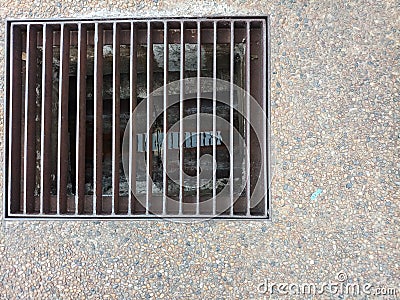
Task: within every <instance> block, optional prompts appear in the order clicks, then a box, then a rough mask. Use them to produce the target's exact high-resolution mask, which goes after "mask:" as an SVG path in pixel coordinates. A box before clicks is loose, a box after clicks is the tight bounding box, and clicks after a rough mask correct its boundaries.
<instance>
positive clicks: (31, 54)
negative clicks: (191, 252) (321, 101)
mask: <svg viewBox="0 0 400 300" xmlns="http://www.w3.org/2000/svg"><path fill="white" fill-rule="evenodd" d="M267 53H268V22H267V18H261V17H255V18H201V19H186V18H185V19H180V18H174V19H129V20H61V21H48V20H43V21H36V20H35V21H19V20H15V21H7V53H6V61H7V74H6V100H5V110H6V112H5V124H6V126H7V128H6V132H7V133H6V135H5V144H6V145H7V147H6V160H5V170H6V176H5V195H6V197H5V209H4V212H5V217H6V218H8V219H12V218H14V219H18V218H38V219H41V218H47V219H48V218H99V219H100V218H157V217H168V218H177V219H179V218H193V219H197V218H209V217H213V218H228V219H229V218H233V219H266V218H267V219H268V218H269V217H270V193H269V189H268V182H269V180H270V174H269V151H268V147H269V145H268V130H269V127H268V123H267V120H266V118H261V119H259V118H255V117H254V116H253V115H254V113H253V112H254V111H256V110H259V111H262V112H264V113H265V115H266V116H268V114H269V104H268V96H269V94H268V74H269V73H268V64H269V61H268V54H267ZM204 78H209V80H207V79H204ZM179 80H180V81H179ZM177 81H178V82H179V84H178V85H176V82H177ZM163 86H164V89H162V87H163ZM165 86H169V87H168V89H167V88H165ZM234 86H235V87H234ZM236 86H237V88H236ZM246 91H247V93H246ZM221 99H227V101H225V102H224V101H223V100H221ZM253 99H254V102H255V103H256V104H252V100H253ZM157 101H158V103H161V108H160V107H159V106H157V104H155V103H156V102H157ZM253 106H254V107H253ZM140 107H143V108H144V110H143V111H144V113H143V111H141V110H140ZM160 109H161V110H162V111H161V113H160ZM157 110H158V111H157ZM157 114H158V115H157ZM203 115H204V116H205V117H204V118H207V116H209V117H210V119H204V118H203ZM185 118H192V119H193V122H192V123H190V122H188V123H185V122H186V121H185V122H183V120H184V119H185ZM224 122H225V123H227V124H229V126H228V127H226V126H225V127H224V125H223V124H222V123H224ZM178 123H179V125H178V126H175V127H174V124H175V125H176V124H178ZM253 123H258V124H256V125H254V124H253ZM193 124H194V125H193ZM260 124H261V127H260V128H261V129H262V134H261V136H260V135H258V134H257V132H256V131H257V130H256V128H255V127H257V126H260ZM254 126H255V127H254ZM143 128H144V129H143ZM236 134H237V137H236ZM126 136H128V140H126ZM148 136H150V137H151V138H148ZM164 137H165V138H164ZM235 139H236V140H235ZM237 139H239V140H241V139H242V140H243V143H240V141H238V140H237ZM126 149H127V150H128V152H124V151H125V150H126ZM203 156H208V157H209V158H210V157H211V160H208V161H206V162H202V160H201V159H202V157H203ZM236 160H239V162H236V163H235V161H236ZM261 162H263V163H261ZM203 172H204V173H208V174H211V175H209V177H208V178H202V175H201V173H203ZM189 181H190V183H188V182H189ZM257 184H261V185H260V186H261V187H257ZM224 191H225V192H224ZM260 191H261V192H262V193H261V196H259V197H258V198H257V201H253V200H252V198H253V196H254V195H255V194H260ZM220 194H223V196H220Z"/></svg>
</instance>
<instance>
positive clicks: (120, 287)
mask: <svg viewBox="0 0 400 300" xmlns="http://www.w3.org/2000/svg"><path fill="white" fill-rule="evenodd" d="M0 4H1V5H0V18H1V19H2V20H3V21H4V20H5V19H6V18H18V19H27V18H32V19H34V18H61V17H71V18H76V17H132V16H188V15H195V16H198V15H241V16H245V15H267V14H268V15H270V17H271V19H270V28H271V32H270V36H271V49H270V51H271V114H272V119H271V123H272V131H273V136H274V143H275V146H276V166H275V175H274V178H273V182H272V195H273V199H272V205H273V216H272V218H273V221H272V222H248V221H209V222H205V223H195V224H181V223H172V222H168V221H101V222H99V221H70V222H69V221H65V222H63V221H49V222H45V221H43V222H39V221H24V222H22V221H4V220H3V221H2V224H1V227H0V299H85V298H89V299H161V298H169V299H196V298H197V299H252V298H254V299H263V298H265V299H267V298H269V293H265V294H261V293H260V289H259V285H260V283H262V282H263V281H264V280H269V281H271V282H272V281H273V282H286V283H293V284H297V283H303V284H305V283H316V284H319V283H324V282H329V281H335V280H337V275H338V274H339V272H343V273H345V275H346V277H347V282H349V283H358V284H365V283H369V284H371V285H374V286H381V287H391V288H397V294H398V295H399V294H400V282H399V278H400V268H399V262H400V255H399V254H400V251H399V248H400V244H399V240H400V238H399V237H400V231H399V228H400V227H399V217H400V214H399V199H400V192H399V187H400V160H399V153H400V152H399V150H400V147H399V141H400V126H399V124H400V123H399V120H400V119H399V118H400V95H399V87H400V82H399V81H400V67H399V64H400V3H399V1H398V0H387V1H382V0H381V1H379V0H378V1H375V0H370V1H285V0H282V1H245V0H240V1H239V0H238V1H181V0H176V1H162V0H154V1H120V0H86V1H73V0H66V1H40V0H33V1H4V0H2V1H0ZM4 24H5V23H4V22H2V23H1V24H0V43H1V45H0V96H1V97H2V98H4V75H3V74H4V66H5V62H4V49H5V26H4ZM0 111H1V112H2V111H3V105H2V104H1V105H0ZM0 132H1V135H3V134H4V130H3V118H0ZM1 149H2V151H3V150H4V145H3V140H2V141H1ZM1 160H2V164H3V165H4V162H3V156H1ZM3 174H4V173H3V171H2V172H1V177H3ZM1 201H4V197H1ZM0 209H2V208H0ZM397 297H398V296H397ZM271 298H273V299H276V298H282V299H285V298H287V299H293V298H295V299H305V298H307V299H366V295H354V296H348V295H338V294H329V293H324V294H322V295H296V296H294V295H286V296H278V295H276V294H274V295H272V296H271ZM373 298H374V297H372V296H371V297H369V299H373ZM383 298H384V299H396V297H395V296H385V297H383Z"/></svg>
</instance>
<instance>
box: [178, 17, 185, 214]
mask: <svg viewBox="0 0 400 300" xmlns="http://www.w3.org/2000/svg"><path fill="white" fill-rule="evenodd" d="M184 26H185V24H184V22H183V21H181V53H180V54H181V62H180V64H181V65H180V80H181V82H180V93H179V120H180V123H179V215H181V214H182V206H183V122H182V119H183V101H184V97H183V95H184V93H185V86H184V83H183V79H184V77H185V32H184V30H185V27H184Z"/></svg>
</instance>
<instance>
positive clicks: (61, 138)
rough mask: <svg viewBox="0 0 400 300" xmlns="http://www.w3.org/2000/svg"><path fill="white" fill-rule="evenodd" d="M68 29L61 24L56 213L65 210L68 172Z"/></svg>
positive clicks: (64, 211)
mask: <svg viewBox="0 0 400 300" xmlns="http://www.w3.org/2000/svg"><path fill="white" fill-rule="evenodd" d="M69 36H70V29H69V27H68V25H66V24H61V37H60V40H61V41H60V43H61V46H60V79H59V98H58V101H59V102H58V161H57V214H60V213H66V211H67V174H68V88H69V52H70V49H69V48H70V43H69V41H70V40H69Z"/></svg>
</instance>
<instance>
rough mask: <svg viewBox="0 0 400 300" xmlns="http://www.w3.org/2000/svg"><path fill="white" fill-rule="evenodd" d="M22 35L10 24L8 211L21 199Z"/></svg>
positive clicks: (18, 206)
mask: <svg viewBox="0 0 400 300" xmlns="http://www.w3.org/2000/svg"><path fill="white" fill-rule="evenodd" d="M21 45H22V35H21V28H20V27H18V26H14V25H11V36H10V80H9V82H10V98H9V101H10V106H9V107H10V109H9V138H8V143H9V153H8V155H9V156H8V197H9V198H8V200H9V201H8V212H9V213H16V212H17V211H19V209H20V199H21V114H22V103H23V102H22V101H23V100H22V78H21V77H22V76H21V73H22V47H21Z"/></svg>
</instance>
